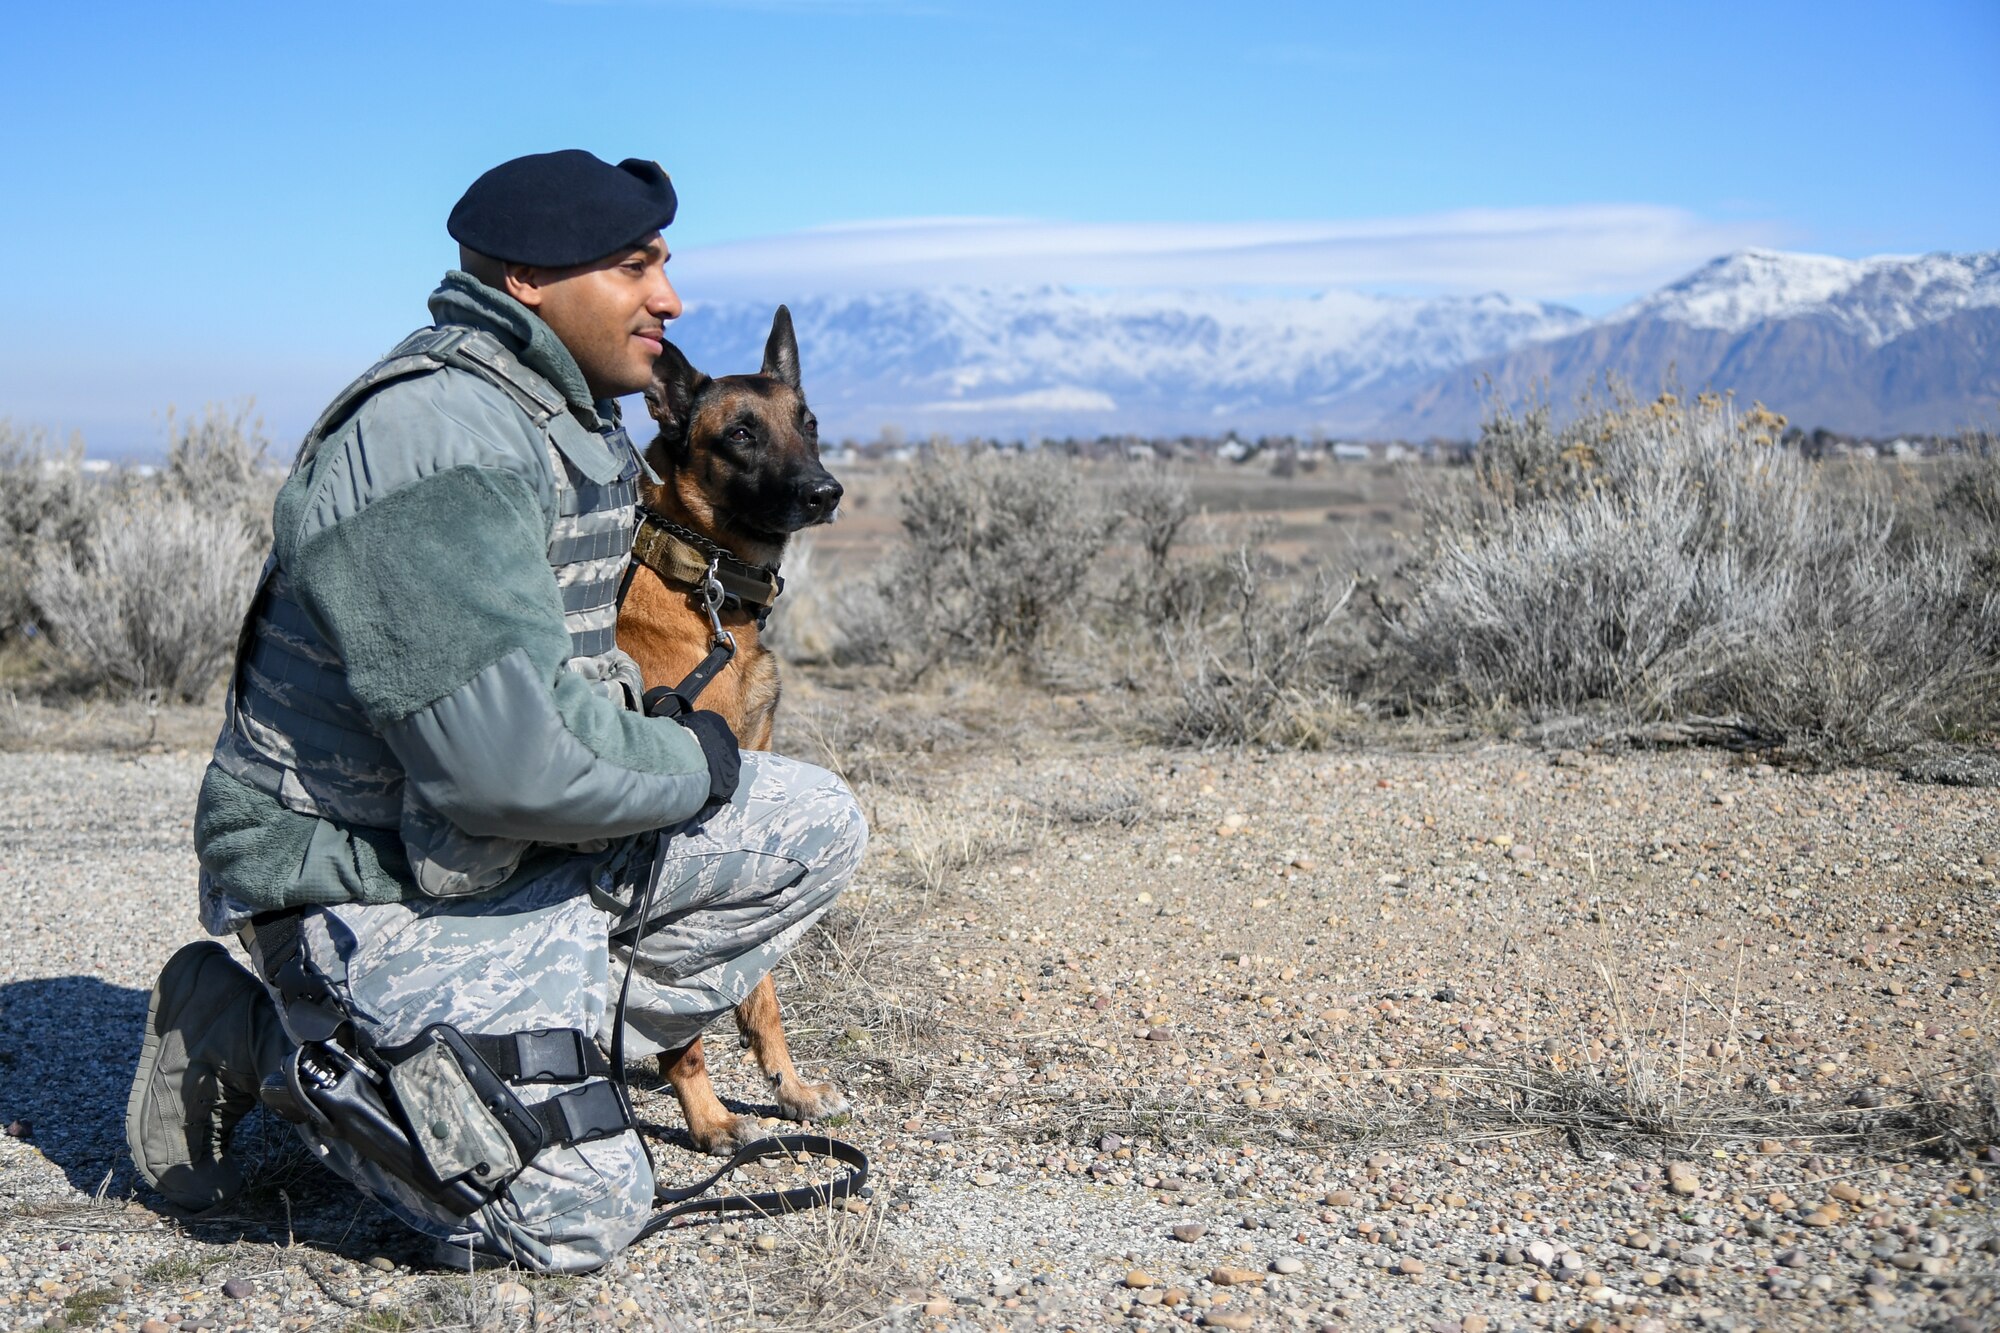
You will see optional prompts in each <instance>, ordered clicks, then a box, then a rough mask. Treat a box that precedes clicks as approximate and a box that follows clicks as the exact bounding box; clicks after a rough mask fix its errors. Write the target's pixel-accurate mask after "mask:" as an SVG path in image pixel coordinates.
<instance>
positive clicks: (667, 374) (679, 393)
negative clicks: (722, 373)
mask: <svg viewBox="0 0 2000 1333" xmlns="http://www.w3.org/2000/svg"><path fill="white" fill-rule="evenodd" d="M708 384H709V378H708V376H706V375H704V374H702V373H701V372H700V371H699V370H696V369H695V368H694V367H693V366H692V365H690V364H689V363H688V359H687V357H686V356H684V355H682V353H681V349H680V348H678V347H676V346H674V345H673V344H672V343H666V344H664V345H663V346H662V347H661V348H660V354H659V355H658V356H656V357H654V358H653V382H652V383H651V384H648V385H647V386H646V411H647V412H649V413H651V414H652V418H653V420H655V421H657V422H659V423H660V438H661V439H662V440H664V441H666V442H667V443H668V444H670V445H672V446H674V447H675V448H679V447H681V446H682V445H684V444H686V442H687V433H688V426H689V425H690V424H691V423H692V422H693V420H694V400H695V399H696V398H698V397H700V396H701V391H702V390H703V389H705V388H707V387H708Z"/></svg>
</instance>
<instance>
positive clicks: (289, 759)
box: [215, 325, 639, 896]
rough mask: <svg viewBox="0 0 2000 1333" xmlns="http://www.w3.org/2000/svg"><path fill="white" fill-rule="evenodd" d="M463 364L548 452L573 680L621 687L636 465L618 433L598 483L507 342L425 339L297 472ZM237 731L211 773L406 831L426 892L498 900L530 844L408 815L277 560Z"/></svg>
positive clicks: (559, 415)
mask: <svg viewBox="0 0 2000 1333" xmlns="http://www.w3.org/2000/svg"><path fill="white" fill-rule="evenodd" d="M446 366H454V367H457V368H459V369H461V370H465V371H469V372H471V373H472V374H474V375H477V376H478V377H479V378H481V379H482V380H484V381H486V382H487V383H488V384H491V385H493V386H494V387H495V388H497V389H499V390H500V391H501V392H503V393H505V394H506V395H507V396H508V397H509V398H510V399H512V400H513V401H514V403H515V404H516V405H517V406H518V407H519V408H520V409H521V411H522V412H523V413H524V414H525V415H526V416H527V417H528V419H529V420H530V421H531V422H532V423H533V425H534V427H535V429H536V430H537V431H538V432H539V433H540V434H541V436H542V439H543V445H544V447H545V448H546V449H547V451H548V458H549V466H550V469H551V473H552V475H553V478H554V489H555V518H554V522H553V523H552V524H551V526H550V530H549V545H548V558H549V566H550V568H551V570H552V571H553V573H554V574H555V579H556V584H557V586H558V587H559V588H560V589H561V591H562V600H563V622H564V626H565V628H567V629H568V631H569V636H570V653H571V657H570V660H569V662H568V663H567V664H566V665H567V666H568V667H569V669H571V670H573V671H576V672H578V673H579V674H581V675H583V676H585V677H587V678H588V679H591V680H593V681H606V682H610V681H618V680H622V679H623V678H624V677H625V676H627V675H628V674H629V675H631V676H632V677H633V678H634V680H633V681H632V682H630V683H636V670H630V671H628V670H627V668H629V667H630V659H628V658H624V656H623V654H619V653H617V652H616V648H615V640H616V634H617V619H618V590H619V585H620V583H621V581H622V580H623V577H624V573H625V566H626V563H627V562H628V560H629V559H630V557H631V550H632V536H633V532H634V530H635V528H636V527H637V525H638V475H639V460H638V455H637V454H636V452H635V451H634V450H633V447H632V444H631V441H630V439H629V437H627V436H626V434H625V432H624V429H623V428H622V427H616V426H614V427H613V428H612V429H611V431H610V432H609V433H608V434H607V437H606V442H607V443H608V444H609V445H610V447H611V450H612V454H613V457H615V458H620V459H622V460H623V462H624V469H623V471H622V472H621V473H620V475H619V476H618V477H617V478H616V479H615V480H613V481H610V482H604V483H598V482H594V481H592V480H590V479H589V478H588V477H586V476H584V475H583V474H582V473H581V472H580V471H578V470H577V468H576V467H575V466H574V465H572V464H571V463H570V461H569V460H568V458H566V457H565V456H564V454H563V451H562V449H561V448H560V447H559V445H558V440H559V439H560V438H561V436H562V435H563V434H564V433H566V432H576V433H584V431H585V428H584V427H583V425H582V424H581V423H580V422H578V421H577V420H576V418H575V417H573V416H571V415H570V413H569V410H568V406H567V404H566V402H565V400H564V398H563V396H562V394H561V393H560V392H559V391H558V390H557V389H556V388H555V387H554V386H552V385H551V384H550V383H549V382H548V381H547V380H546V379H544V378H543V377H542V376H540V375H538V374H536V373H535V372H534V371H533V370H531V369H529V368H528V367H527V366H526V365H524V364H522V362H521V361H520V359H519V358H517V357H516V356H514V354H513V353H512V352H510V351H509V350H508V349H507V347H506V346H505V345H504V344H503V343H501V341H500V340H499V339H498V338H495V337H494V336H493V335H492V334H490V333H486V332H484V331H481V330H477V329H472V328H467V327H464V326H461V325H446V326H443V327H439V328H430V329H420V330H418V331H417V332H416V333H413V334H411V335H410V336H409V337H408V338H405V339H404V340H403V341H402V342H401V343H400V344H398V345H397V346H396V348H395V349H394V350H393V351H391V352H390V353H389V355H388V356H386V357H384V358H383V359H382V360H381V361H379V362H377V363H376V364H375V365H374V366H373V367H371V368H370V369H369V370H367V371H366V372H365V373H363V374H362V375H361V377H360V378H358V379H356V380H355V381H354V382H353V383H352V384H350V385H349V386H348V387H347V388H346V389H344V390H342V391H341V393H340V394H339V395H338V396H337V397H336V398H335V399H334V401H333V403H332V405H331V406H329V407H328V408H327V409H326V411H325V412H324V413H322V414H321V416H320V418H319V420H318V421H317V422H315V423H314V425H313V427H312V429H311V430H310V431H308V432H307V434H306V438H305V442H304V443H303V444H302V445H301V446H300V450H299V457H298V461H296V462H295V463H293V465H292V470H293V471H294V472H295V473H296V472H297V471H298V470H299V469H300V468H302V467H304V466H305V465H306V463H307V462H308V461H309V460H310V459H311V458H312V457H313V455H314V454H315V453H316V452H317V451H318V449H319V447H320V445H321V443H322V442H323V441H325V440H326V439H327V438H328V437H330V436H331V435H332V434H333V433H334V432H335V431H337V430H338V429H339V428H340V427H341V426H342V425H343V424H344V423H345V422H346V421H347V420H348V419H349V418H351V417H352V416H353V415H354V413H355V412H356V411H357V410H358V409H359V408H360V406H361V404H362V402H363V401H365V400H366V399H367V398H368V397H369V395H371V394H373V393H375V392H377V391H379V390H380V389H382V388H384V387H386V386H387V385H389V384H392V383H396V382H398V381H400V380H405V379H410V378H413V377H415V376H419V375H425V374H430V373H433V372H435V371H437V370H441V369H443V368H444V367H446ZM226 707H227V720H226V721H225V723H224V725H223V728H222V734H221V736H220V737H219V738H218V740H217V742H216V751H215V762H216V763H217V765H218V766H220V767H221V768H222V769H223V770H224V771H226V772H228V773H229V774H230V775H231V776H232V777H235V778H236V779H237V780H239V781H241V782H244V783H247V784H249V785H251V786H254V787H257V788H259V789H261V790H263V791H264V792H266V793H268V794H270V795H272V796H274V797H276V798H277V799H278V800H279V801H280V802H281V803H282V804H284V805H285V806H286V807H287V808H289V809H292V810H296V811H298V812H300V813H302V814H309V815H316V816H319V817H321V818H324V819H330V820H334V821H337V822H340V823H344V824H357V825H362V826H365V827H370V828H380V829H396V830H400V832H401V834H402V837H403V841H404V844H405V848H406V850H407V851H408V852H409V854H410V861H411V869H412V871H413V873H414V874H415V876H416V879H417V883H418V886H419V887H420V888H421V889H423V890H424V891H425V892H426V893H430V894H434V895H438V896H455V895H457V894H464V893H476V892H481V891H483V890H485V889H488V888H492V887H493V886H494V885H496V884H498V883H500V882H501V881H502V880H504V879H505V878H506V876H507V875H508V874H510V873H511V872H512V870H513V868H514V866H515V865H516V864H518V862H519V860H520V857H521V855H522V853H523V852H524V851H525V850H526V848H527V846H528V845H529V844H527V843H525V842H519V841H517V840H513V839H502V838H472V837H469V836H467V835H465V834H463V833H459V832H458V831H457V830H456V829H453V828H452V827H451V826H450V825H449V824H448V823H447V822H446V821H445V820H443V819H442V818H441V817H440V816H438V815H436V814H435V813H434V812H431V811H428V810H422V809H412V808H411V807H412V806H413V805H414V802H413V801H412V800H411V799H409V797H408V796H407V794H406V792H405V790H404V781H403V771H402V768H401V765H400V764H399V763H398V762H397V760H396V757H395V755H394V754H393V753H392V752H391V751H390V749H389V747H388V746H387V745H386V744H385V743H384V742H383V740H382V738H381V736H380V735H379V734H378V733H377V732H376V731H375V728H374V727H373V726H372V725H371V724H370V723H369V721H368V719H367V717H366V716H365V715H364V714H363V712H362V710H361V707H360V705H359V703H358V702H357V701H356V700H355V698H354V696H353V694H352V693H351V692H350V691H349V690H348V687H347V674H346V672H345V670H344V669H343V668H342V665H341V662H340V658H339V656H338V654H337V653H335V651H334V650H333V648H332V647H331V646H330V645H329V644H328V643H327V641H326V639H325V637H324V636H323V635H322V634H321V633H320V632H319V630H318V628H317V627H316V626H315V625H314V623H313V621H312V618H311V617H310V616H308V615H307V614H306V612H305V610H304V609H303V608H302V607H301V606H300V604H299V602H298V601H297V599H296V598H295V596H294V595H293V591H292V588H291V583H290V580H289V578H288V577H287V576H286V574H285V572H284V571H283V570H281V569H279V568H277V566H276V563H275V561H269V562H267V563H266V565H265V569H264V575H263V579H262V581H261V583H260V584H259V586H258V589H257V593H256V596H255V597H254V598H253V599H252V600H251V604H250V611H249V614H248V616H247V617H246V618H245V623H244V627H243V633H242V637H241V639H240V640H239V642H238V646H237V654H236V667H235V671H234V673H233V674H232V676H231V679H230V686H229V697H228V701H227V705H226Z"/></svg>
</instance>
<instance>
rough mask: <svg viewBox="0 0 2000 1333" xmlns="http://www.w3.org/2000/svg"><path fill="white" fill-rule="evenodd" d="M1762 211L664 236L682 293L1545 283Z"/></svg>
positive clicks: (1695, 254) (1728, 241)
mask: <svg viewBox="0 0 2000 1333" xmlns="http://www.w3.org/2000/svg"><path fill="white" fill-rule="evenodd" d="M1782 239H1783V237H1782V236H1781V235H1779V234H1777V229H1776V228H1774V227H1773V226H1771V225H1770V224H1766V223H1739V222H1715V221H1711V220H1709V219H1706V218H1702V217H1699V216H1697V215H1695V214H1693V213H1690V212H1687V211H1685V210H1683V209H1676V208H1665V207H1660V206H1657V205H1648V204H1602V205H1579V206H1574V207H1564V208H1511V209H1468V210H1462V211H1458V212H1451V213H1432V214H1423V215H1419V216H1415V217H1400V218H1380V219H1371V220H1360V221H1343V222H1211V223H1198V222H1044V221H1036V220H1032V219H1023V218H964V217H957V218H954V217H945V218H907V219H893V220H885V221H879V222H859V223H848V224H843V225H839V226H830V227H817V228H813V229H810V230H807V231H798V232H791V233H788V234H786V235H781V236H768V237H758V238H755V239H749V240H741V241H730V242H724V243H721V244H717V245H710V246H699V245H696V246H688V247H685V248H678V249H677V250H676V252H675V256H674V265H675V269H676V277H677V278H680V279H681V280H682V282H683V283H684V285H685V286H686V288H687V291H688V294H689V295H690V296H694V297H701V296H731V295H743V296H750V295H756V296H770V295H774V294H775V295H784V294H787V293H806V292H855V291H869V290H882V289H888V288H897V287H927V286H935V285H953V286H958V285H970V286H1023V285H1026V286H1035V285H1040V284H1043V283H1056V284H1062V285H1066V286H1085V287H1092V286H1097V287H1137V288H1160V287H1172V288H1184V289H1187V288H1206V287H1290V288H1325V287H1363V288H1368V289H1372V290H1380V291H1411V292H1478V291H1496V290H1497V291H1504V292H1507V293H1509V294H1511V295H1519V296H1535V297H1541V298H1545V299H1553V298H1564V297H1573V296H1589V295H1593V294H1596V295H1602V294H1617V293H1627V292H1635V291H1641V290H1645V289H1649V288H1651V287H1653V286H1656V285H1658V284H1660V283H1662V282H1665V281H1668V280H1670V279H1672V278H1676V277H1679V276H1681V275H1682V274H1684V273H1686V272H1687V271H1688V270H1690V269H1692V268H1693V267H1695V266H1696V265H1698V264H1701V263H1703V262H1705V261H1706V260H1709V259H1712V258H1714V257H1715V256H1717V255H1719V254H1723V253H1725V252H1727V251H1731V250H1735V249H1740V248H1742V247H1744V246H1747V245H1758V244H1769V243H1772V242H1774V241H1779V240H1782Z"/></svg>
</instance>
